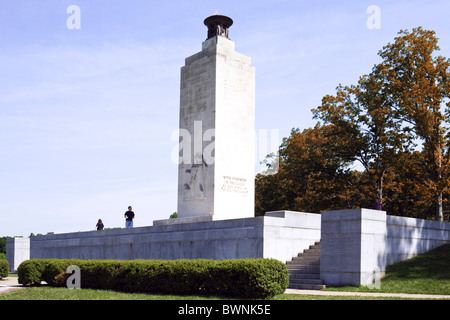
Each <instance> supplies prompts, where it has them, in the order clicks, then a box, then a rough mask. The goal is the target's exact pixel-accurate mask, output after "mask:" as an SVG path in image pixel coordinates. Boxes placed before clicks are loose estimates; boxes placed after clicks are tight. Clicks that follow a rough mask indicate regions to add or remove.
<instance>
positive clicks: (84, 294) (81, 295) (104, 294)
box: [0, 286, 404, 301]
mask: <svg viewBox="0 0 450 320" xmlns="http://www.w3.org/2000/svg"><path fill="white" fill-rule="evenodd" d="M1 300H65V301H67V300H122V301H125V300H132V301H141V300H147V301H149V300H159V301H160V300H182V301H186V300H199V301H202V300H203V301H205V300H208V301H211V300H229V301H232V300H234V299H229V298H226V297H217V296H177V295H158V294H145V293H124V292H116V291H109V290H93V289H67V288H52V287H47V286H41V287H30V288H25V289H19V290H14V291H11V292H8V293H5V294H1V295H0V301H1ZM273 300H276V301H286V300H404V299H401V298H386V297H356V296H316V295H298V294H280V295H276V296H275V297H274V298H273Z"/></svg>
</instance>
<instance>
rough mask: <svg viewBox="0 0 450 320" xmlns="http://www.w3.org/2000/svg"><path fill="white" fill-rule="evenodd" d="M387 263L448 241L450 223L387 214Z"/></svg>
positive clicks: (403, 258)
mask: <svg viewBox="0 0 450 320" xmlns="http://www.w3.org/2000/svg"><path fill="white" fill-rule="evenodd" d="M386 223H387V241H386V260H387V264H388V265H390V264H393V263H395V262H398V261H401V260H405V259H409V258H411V257H413V256H415V255H418V254H421V253H424V252H426V251H428V250H431V249H434V248H436V247H439V246H441V245H443V244H445V243H448V242H450V223H448V222H438V221H430V220H422V219H414V218H405V217H395V216H387V220H386Z"/></svg>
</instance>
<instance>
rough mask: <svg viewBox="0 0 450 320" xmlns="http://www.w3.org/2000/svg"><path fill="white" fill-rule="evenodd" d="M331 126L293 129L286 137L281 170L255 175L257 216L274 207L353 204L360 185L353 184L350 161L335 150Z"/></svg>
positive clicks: (316, 208) (298, 208)
mask: <svg viewBox="0 0 450 320" xmlns="http://www.w3.org/2000/svg"><path fill="white" fill-rule="evenodd" d="M329 129H330V127H329V126H316V127H315V128H311V129H306V130H304V131H303V132H300V130H299V129H293V130H292V132H291V135H290V137H288V138H284V139H283V143H282V145H281V147H280V151H279V161H278V163H277V164H278V165H279V169H278V173H276V174H274V175H262V174H260V175H258V176H257V177H256V183H255V188H256V214H257V215H263V214H264V213H265V212H267V211H274V210H294V211H305V212H320V211H323V210H333V209H338V208H342V207H346V208H350V207H353V206H354V204H355V202H357V201H356V200H355V198H354V197H353V196H354V195H355V192H354V190H356V189H357V186H356V185H354V184H352V183H350V178H351V173H350V172H349V168H348V163H347V162H346V161H345V160H343V158H342V157H340V156H339V155H338V154H337V153H336V150H337V148H335V147H333V145H334V143H335V140H334V138H332V137H331V138H330V135H329V134H328V130H329ZM274 161H275V160H274Z"/></svg>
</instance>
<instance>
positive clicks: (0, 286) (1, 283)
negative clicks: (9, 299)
mask: <svg viewBox="0 0 450 320" xmlns="http://www.w3.org/2000/svg"><path fill="white" fill-rule="evenodd" d="M18 280H19V279H18V278H17V277H7V278H3V279H0V294H2V293H6V292H9V291H11V290H16V289H21V288H23V286H22V285H21V284H19V282H18Z"/></svg>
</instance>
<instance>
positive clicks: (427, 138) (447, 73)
mask: <svg viewBox="0 0 450 320" xmlns="http://www.w3.org/2000/svg"><path fill="white" fill-rule="evenodd" d="M399 34H400V36H399V37H397V38H395V42H394V43H392V44H388V45H387V46H385V47H384V48H383V50H381V51H380V53H379V55H380V56H381V57H382V58H383V61H382V62H381V63H380V64H379V65H378V66H376V67H375V69H374V72H373V74H374V77H375V78H376V79H377V82H379V84H380V87H381V89H382V90H381V91H380V93H381V96H382V97H383V99H384V101H385V102H386V103H387V104H388V105H389V106H390V108H391V110H392V112H393V114H394V115H395V117H396V118H397V121H399V123H401V124H402V128H403V129H404V130H405V129H407V130H409V132H411V133H413V134H414V137H415V138H416V139H420V140H421V142H422V143H423V151H424V154H425V159H426V168H427V171H426V174H427V178H428V180H427V185H428V187H430V188H432V189H433V190H434V192H435V196H436V209H437V210H436V211H437V213H436V218H437V219H438V220H440V221H442V220H443V205H442V203H443V192H445V188H446V187H445V185H446V182H447V180H448V177H449V156H450V154H449V147H450V141H449V132H448V130H447V128H448V126H449V125H450V102H449V98H450V60H448V59H445V58H444V57H441V56H438V57H433V54H434V53H435V51H438V50H439V47H438V45H437V43H438V39H437V38H436V36H435V32H434V31H427V30H423V29H422V28H416V29H413V31H412V32H409V31H400V33H399ZM445 106H446V110H444V108H445Z"/></svg>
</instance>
